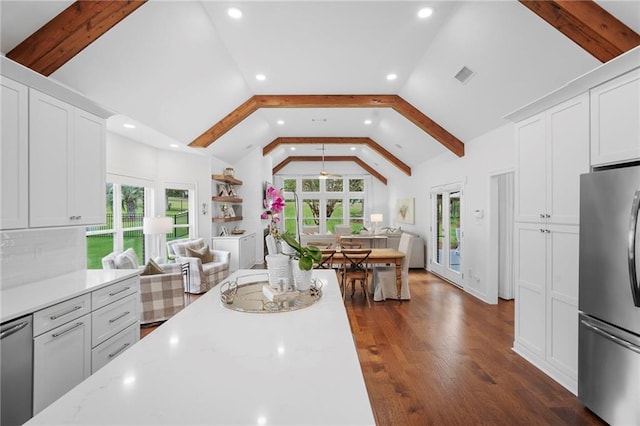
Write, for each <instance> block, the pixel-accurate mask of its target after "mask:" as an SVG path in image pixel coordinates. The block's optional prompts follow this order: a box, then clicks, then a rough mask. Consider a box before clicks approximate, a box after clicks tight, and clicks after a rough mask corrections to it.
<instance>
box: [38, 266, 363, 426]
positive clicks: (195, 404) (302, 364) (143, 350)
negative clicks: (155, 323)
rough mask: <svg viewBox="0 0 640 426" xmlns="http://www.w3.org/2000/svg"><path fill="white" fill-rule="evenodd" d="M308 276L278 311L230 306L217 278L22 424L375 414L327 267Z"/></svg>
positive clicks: (245, 421) (278, 420)
mask: <svg viewBox="0 0 640 426" xmlns="http://www.w3.org/2000/svg"><path fill="white" fill-rule="evenodd" d="M256 272H260V271H257V270H241V271H238V272H236V273H235V274H234V275H233V276H235V275H247V274H255V273H256ZM233 276H232V277H233ZM232 277H230V278H232ZM314 277H317V278H318V279H320V280H321V281H322V282H323V283H324V287H323V296H322V298H321V299H320V300H319V301H318V302H317V303H315V304H314V305H312V306H310V307H307V308H304V309H301V310H297V311H291V312H284V313H268V314H267V313H265V314H257V313H244V312H236V311H232V310H229V309H227V308H225V307H223V306H222V305H221V302H220V285H218V286H216V287H215V288H213V289H212V290H210V291H209V292H208V293H206V294H205V295H203V296H202V297H200V298H199V299H198V300H196V301H195V302H194V303H192V304H191V305H189V306H188V307H187V308H186V309H185V310H183V311H182V312H180V313H179V314H177V315H176V316H175V317H173V318H172V319H171V320H169V321H167V322H166V323H164V324H163V325H162V326H160V327H158V329H157V330H155V331H153V332H152V333H150V334H149V335H148V336H147V337H145V338H144V339H142V340H141V341H140V342H138V343H137V344H135V345H134V346H133V347H132V348H131V349H130V350H128V351H127V352H125V353H123V354H122V355H121V356H119V357H118V358H116V359H115V360H113V361H112V362H111V363H109V364H107V365H106V366H105V367H103V368H102V369H100V370H98V371H97V372H96V373H95V374H93V375H92V376H90V377H89V378H88V379H86V380H85V381H84V382H82V383H80V384H79V385H78V386H76V387H75V388H74V389H72V390H71V391H70V392H68V393H67V394H66V395H64V396H63V397H61V398H60V399H58V400H57V401H56V402H54V403H53V404H51V405H50V406H49V407H47V408H46V409H45V410H43V411H42V412H40V413H39V414H38V415H37V416H36V417H34V418H32V419H31V420H30V421H29V422H28V423H27V424H29V425H45V424H46V425H56V424H82V425H85V424H93V425H117V424H135V425H142V424H147V425H163V424H164V425H167V424H172V425H196V424H198V425H203V424H207V425H215V424H224V425H230V424H234V425H252V424H253V425H263V424H264V425H302V424H319V425H364V424H374V423H375V421H374V417H373V412H372V410H371V405H370V402H369V398H368V395H367V390H366V388H365V384H364V379H363V376H362V372H361V370H360V364H359V362H358V357H357V353H356V349H355V344H354V341H353V337H352V335H351V330H350V327H349V321H348V318H347V314H346V311H345V308H344V305H343V302H342V298H341V295H340V290H339V287H338V282H337V279H336V276H335V273H334V272H332V271H314Z"/></svg>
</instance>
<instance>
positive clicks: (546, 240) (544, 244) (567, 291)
mask: <svg viewBox="0 0 640 426" xmlns="http://www.w3.org/2000/svg"><path fill="white" fill-rule="evenodd" d="M515 246H516V253H515V265H514V266H515V268H514V271H515V279H516V316H515V343H514V349H515V350H516V351H517V352H518V353H519V354H521V355H522V356H524V357H525V358H527V359H528V360H529V361H531V362H532V363H533V364H534V365H537V366H538V367H540V368H541V369H542V370H543V371H546V372H547V373H548V374H550V375H551V376H552V377H553V378H554V379H556V380H557V381H558V382H560V383H561V384H563V385H564V386H565V387H567V388H568V389H569V390H571V391H573V392H574V393H575V392H577V371H578V247H579V237H578V226H577V225H542V226H541V225H539V224H534V223H518V224H516V232H515Z"/></svg>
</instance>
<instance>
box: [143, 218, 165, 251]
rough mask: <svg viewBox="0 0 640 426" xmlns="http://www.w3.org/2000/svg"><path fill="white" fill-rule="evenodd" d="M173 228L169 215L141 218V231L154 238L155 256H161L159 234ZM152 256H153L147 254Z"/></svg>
mask: <svg viewBox="0 0 640 426" xmlns="http://www.w3.org/2000/svg"><path fill="white" fill-rule="evenodd" d="M172 230H173V219H171V218H170V217H145V218H142V233H143V234H145V235H151V236H152V238H155V239H156V248H157V252H156V257H161V256H160V253H161V251H162V250H161V249H160V235H163V234H168V233H169V232H171V231H172ZM149 257H150V258H153V256H149Z"/></svg>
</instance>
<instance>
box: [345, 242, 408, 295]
mask: <svg viewBox="0 0 640 426" xmlns="http://www.w3.org/2000/svg"><path fill="white" fill-rule="evenodd" d="M358 250H363V251H366V250H371V253H370V254H369V264H374V265H376V264H384V265H387V264H393V265H395V267H396V289H397V291H398V300H400V301H401V302H402V298H401V297H400V295H401V290H402V262H403V260H404V258H405V254H404V253H402V252H401V251H398V250H396V249H392V248H372V249H355V250H354V251H358ZM350 251H351V250H350ZM333 263H334V264H344V256H343V255H342V251H341V250H336V253H335V254H334V255H333Z"/></svg>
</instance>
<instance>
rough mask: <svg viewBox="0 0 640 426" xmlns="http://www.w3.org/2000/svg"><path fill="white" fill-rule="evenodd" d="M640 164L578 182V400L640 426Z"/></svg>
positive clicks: (618, 421)
mask: <svg viewBox="0 0 640 426" xmlns="http://www.w3.org/2000/svg"><path fill="white" fill-rule="evenodd" d="M639 209H640V164H633V165H628V166H626V167H619V168H610V169H605V170H597V171H594V172H592V173H588V174H584V175H582V176H581V177H580V292H579V298H580V299H579V309H580V314H579V321H580V322H579V325H580V326H579V337H578V339H579V340H578V346H579V350H578V396H579V398H580V400H581V401H582V403H583V404H584V405H585V406H586V407H587V408H589V409H590V410H591V411H593V412H594V413H595V414H597V415H598V416H599V417H601V418H602V419H603V420H605V421H606V422H607V423H609V424H612V425H640V287H639V284H638V272H639V271H640V262H638V252H639V251H640V247H639V246H640V241H638V235H639V228H640V226H639V224H638V211H639Z"/></svg>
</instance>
